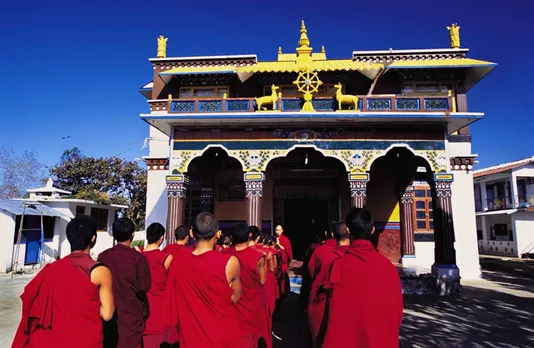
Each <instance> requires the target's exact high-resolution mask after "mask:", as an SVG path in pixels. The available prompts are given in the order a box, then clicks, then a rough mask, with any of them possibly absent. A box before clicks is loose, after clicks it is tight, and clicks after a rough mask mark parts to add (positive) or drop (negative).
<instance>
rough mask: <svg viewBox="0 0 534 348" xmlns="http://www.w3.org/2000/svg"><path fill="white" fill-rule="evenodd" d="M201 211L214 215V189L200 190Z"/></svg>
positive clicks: (204, 188)
mask: <svg viewBox="0 0 534 348" xmlns="http://www.w3.org/2000/svg"><path fill="white" fill-rule="evenodd" d="M200 209H202V211H203V212H208V213H213V189H212V188H211V187H208V188H206V187H203V188H201V189H200Z"/></svg>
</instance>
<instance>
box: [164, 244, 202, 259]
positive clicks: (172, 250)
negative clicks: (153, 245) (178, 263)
mask: <svg viewBox="0 0 534 348" xmlns="http://www.w3.org/2000/svg"><path fill="white" fill-rule="evenodd" d="M193 250H194V248H193V249H191V248H189V247H186V246H185V245H183V244H176V243H174V244H168V245H167V246H166V247H165V248H164V249H163V251H164V252H166V253H168V254H171V255H172V256H176V255H178V253H180V252H183V251H188V252H191V251H193Z"/></svg>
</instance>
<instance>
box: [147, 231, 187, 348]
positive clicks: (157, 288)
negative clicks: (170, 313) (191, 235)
mask: <svg viewBox="0 0 534 348" xmlns="http://www.w3.org/2000/svg"><path fill="white" fill-rule="evenodd" d="M164 236H165V227H163V226H162V225H161V224H159V223H157V222H156V223H153V224H151V225H150V226H148V228H147V229H146V239H147V242H148V245H147V247H146V248H145V249H144V250H143V253H144V255H145V257H146V258H147V260H148V264H149V266H150V277H151V278H152V284H151V286H150V290H149V291H148V293H147V298H148V305H149V306H150V316H149V317H148V319H147V320H146V325H145V332H144V333H143V348H160V346H161V344H162V343H164V342H166V343H169V344H170V343H174V342H176V341H178V337H177V336H178V328H177V327H172V328H171V327H170V325H169V320H168V318H167V315H166V312H165V289H166V288H167V276H168V269H169V266H170V264H171V261H172V259H173V256H172V255H171V254H168V253H166V252H164V251H161V250H160V249H159V248H160V246H161V244H162V243H163V237H164ZM173 245H176V244H173ZM184 245H185V243H184ZM184 249H185V248H184Z"/></svg>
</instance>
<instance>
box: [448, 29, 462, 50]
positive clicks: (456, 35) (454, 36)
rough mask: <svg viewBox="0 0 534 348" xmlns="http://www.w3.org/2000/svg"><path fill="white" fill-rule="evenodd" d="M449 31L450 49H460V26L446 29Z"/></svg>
mask: <svg viewBox="0 0 534 348" xmlns="http://www.w3.org/2000/svg"><path fill="white" fill-rule="evenodd" d="M447 30H448V31H449V38H450V41H451V48H460V26H459V25H458V24H456V23H454V24H452V25H451V26H450V27H447Z"/></svg>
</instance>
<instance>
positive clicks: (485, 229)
mask: <svg viewBox="0 0 534 348" xmlns="http://www.w3.org/2000/svg"><path fill="white" fill-rule="evenodd" d="M479 217H480V228H481V229H482V240H483V241H488V240H489V239H490V238H489V233H488V225H487V221H486V217H485V216H484V215H482V216H479Z"/></svg>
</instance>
